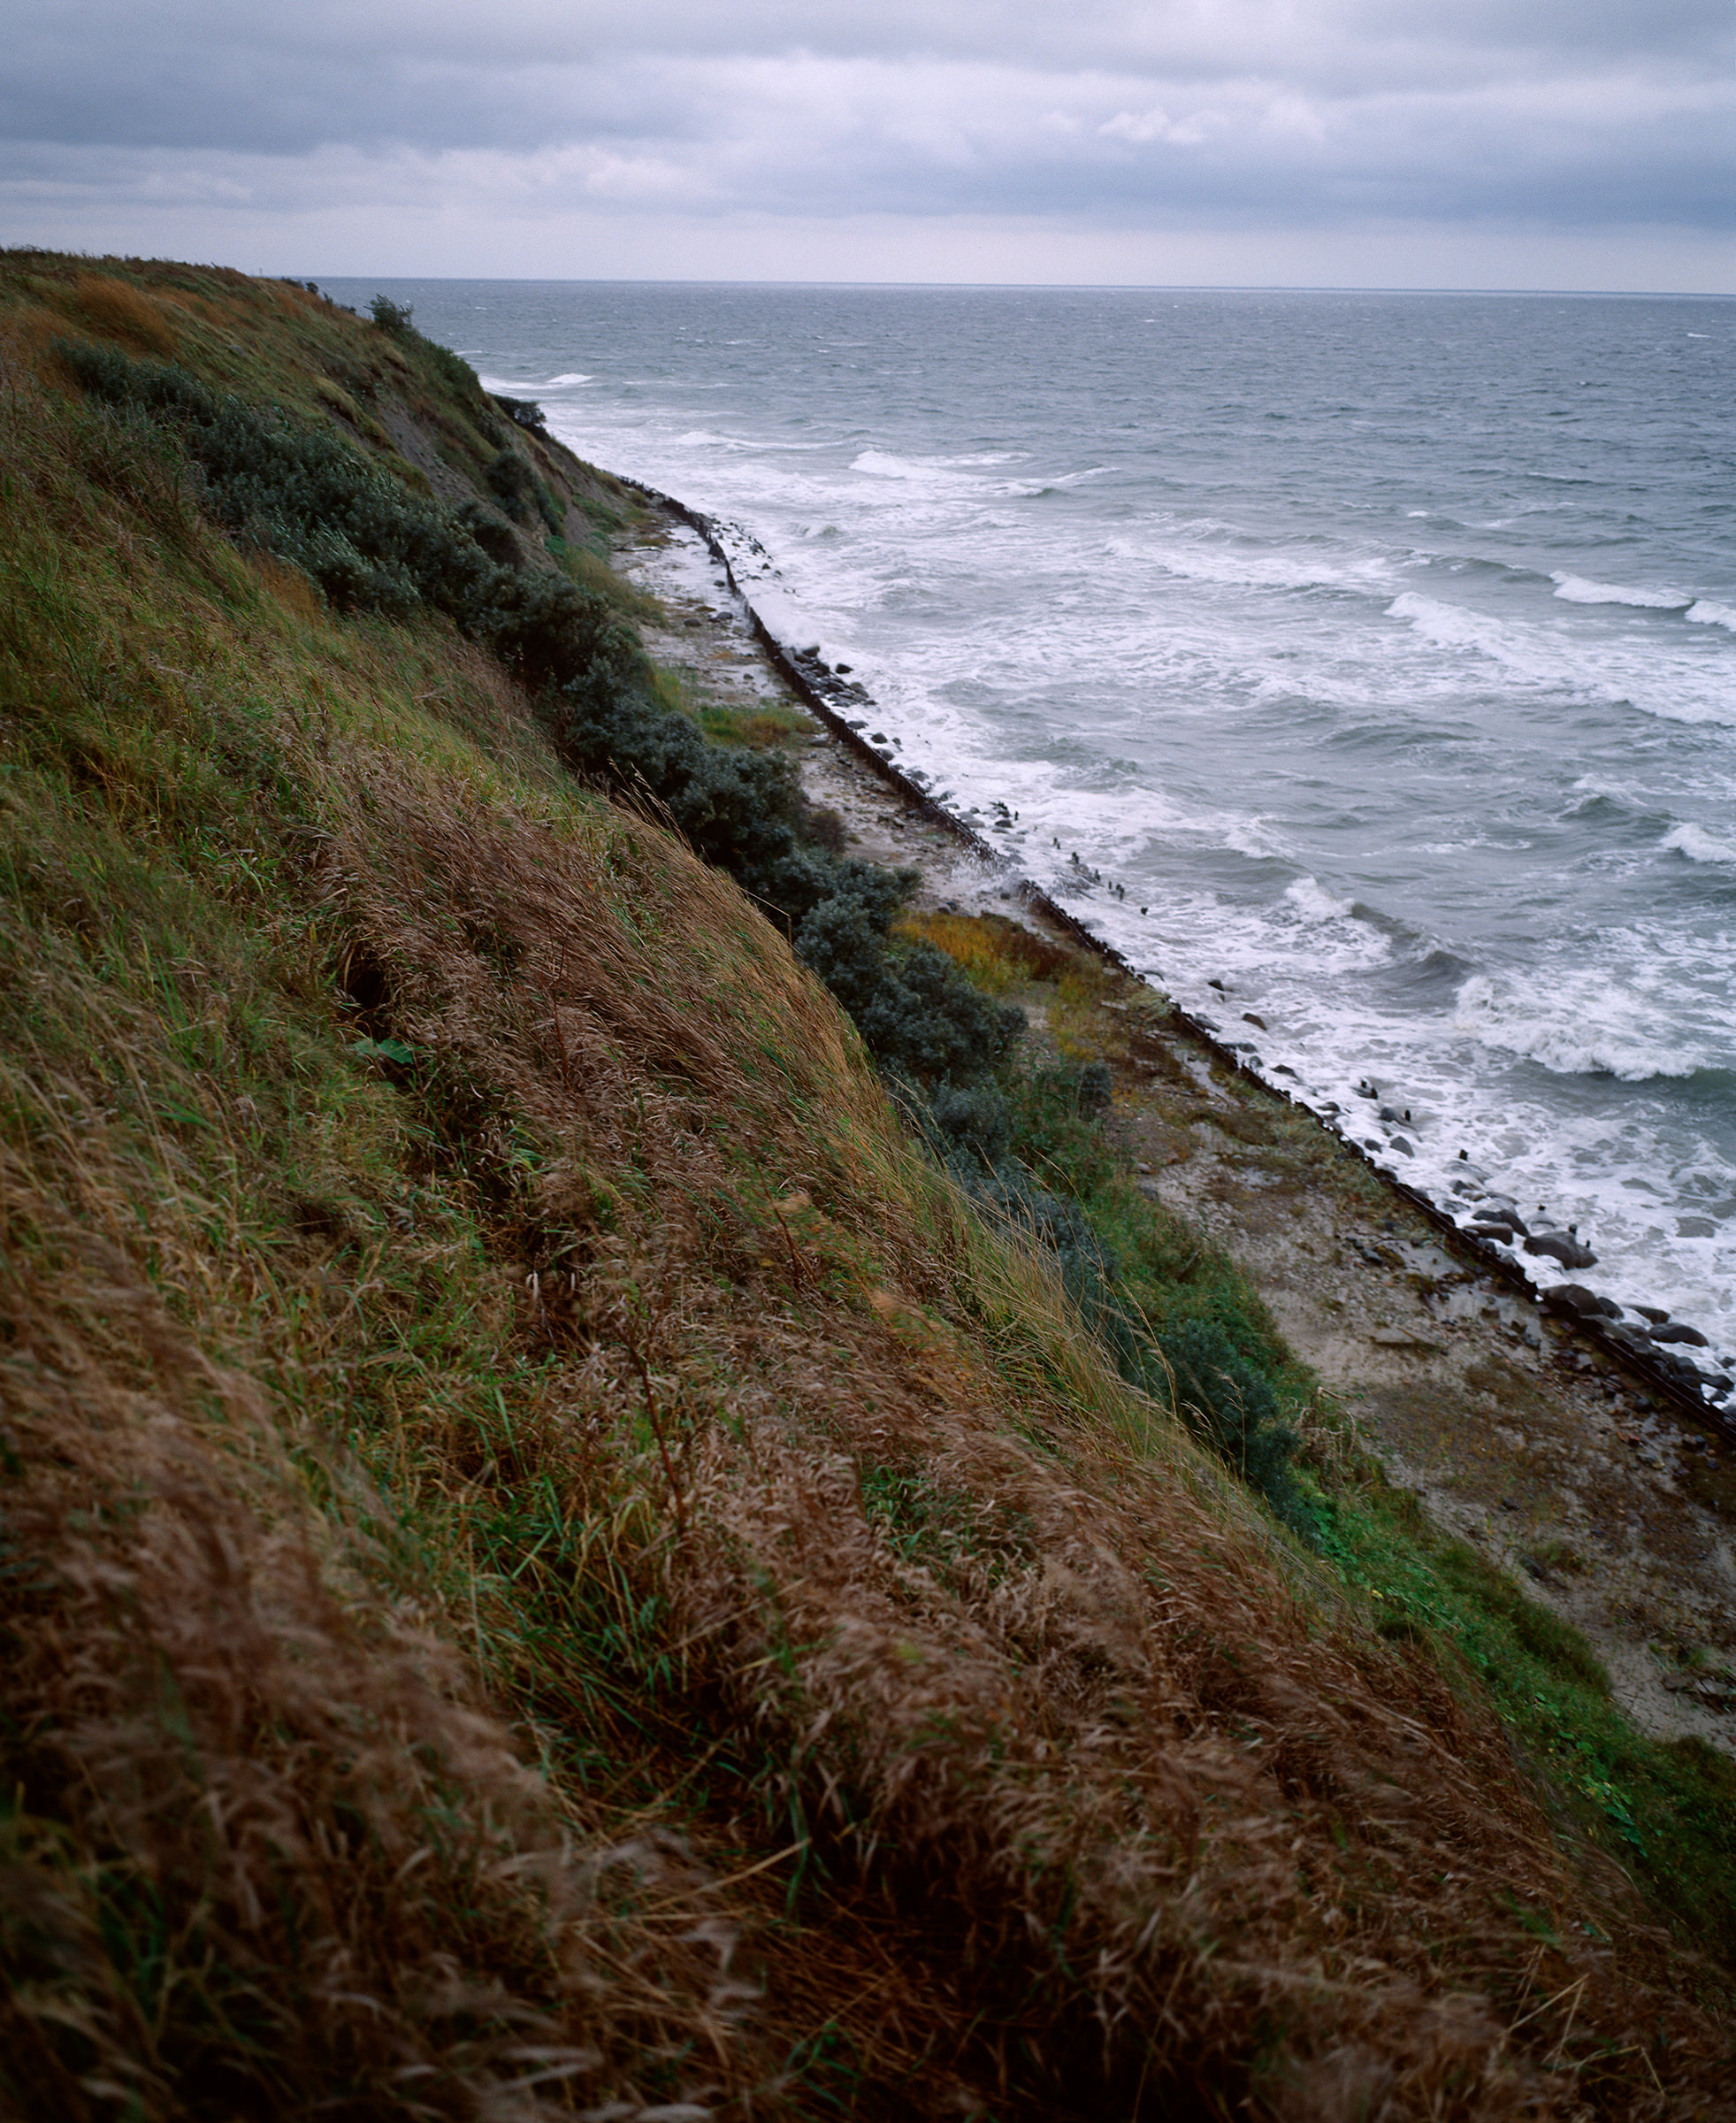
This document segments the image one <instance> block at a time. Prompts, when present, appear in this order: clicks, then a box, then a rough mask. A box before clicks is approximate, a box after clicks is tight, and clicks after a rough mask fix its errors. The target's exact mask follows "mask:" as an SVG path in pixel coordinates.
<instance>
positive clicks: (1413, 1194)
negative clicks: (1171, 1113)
mask: <svg viewBox="0 0 1736 2123" xmlns="http://www.w3.org/2000/svg"><path fill="white" fill-rule="evenodd" d="M614 476H615V477H616V478H618V479H620V481H621V484H622V485H623V487H631V488H632V490H633V492H634V493H635V494H642V495H643V496H644V497H645V499H646V501H647V502H650V503H651V504H652V505H653V506H654V508H657V509H661V510H663V511H664V512H665V513H666V514H667V515H669V516H672V517H675V518H676V519H677V522H679V523H683V524H685V525H686V526H687V528H688V529H689V530H690V531H692V532H693V533H695V535H696V536H697V537H699V538H700V540H702V541H703V543H704V545H705V547H706V549H707V551H708V552H709V553H710V555H711V556H712V558H713V560H715V562H716V563H717V565H718V566H719V567H720V568H721V569H722V570H723V579H724V581H725V582H726V583H727V584H728V585H729V588H730V595H731V596H732V597H734V598H735V599H736V600H737V602H738V603H739V604H740V606H741V609H742V610H743V611H744V613H745V614H746V617H747V621H748V625H749V626H750V628H751V629H752V631H753V638H754V639H755V640H757V641H758V642H759V644H760V646H761V648H762V649H763V650H764V651H765V653H766V657H767V660H768V661H769V663H770V664H771V665H772V668H773V669H774V670H775V671H776V672H777V673H778V675H779V677H781V678H783V679H784V683H785V684H786V685H787V686H789V687H790V689H791V690H792V692H793V693H794V694H796V696H797V698H798V699H799V700H800V701H801V702H802V704H803V705H804V706H805V707H806V708H807V709H808V710H809V712H810V713H811V714H812V715H813V716H814V717H815V718H816V719H817V720H818V721H819V722H820V723H821V724H822V725H823V727H824V728H825V729H826V731H827V732H829V733H830V735H831V736H832V737H833V738H834V739H836V740H837V742H838V743H839V744H840V745H842V746H843V747H845V750H846V751H847V752H849V753H850V755H851V756H852V757H853V758H854V759H855V760H857V761H858V762H859V763H860V764H861V765H862V766H864V767H866V768H867V769H868V771H869V772H870V773H871V774H873V775H874V776H876V778H877V779H879V780H880V781H882V782H883V783H885V784H886V786H888V787H889V788H891V789H892V790H894V791H895V792H896V793H898V795H899V797H901V798H902V799H903V801H904V802H905V803H906V804H907V805H908V806H910V807H911V808H912V809H914V810H916V811H917V812H919V813H920V814H921V816H922V817H924V818H925V819H927V820H928V821H929V824H932V825H935V826H937V827H938V828H939V829H940V831H941V832H944V833H946V834H947V835H948V836H949V837H950V838H951V839H953V840H956V841H957V842H958V843H959V844H960V847H964V848H965V849H967V851H968V852H969V853H970V854H971V855H975V857H976V858H977V859H978V861H979V862H982V863H983V867H984V868H985V869H986V870H990V871H992V872H994V873H996V874H998V876H1000V877H1003V878H1006V890H1007V893H1008V896H1009V897H1010V899H1011V900H1012V901H1013V902H1014V903H1015V904H1016V905H1018V906H1020V907H1021V908H1026V909H1028V910H1029V911H1030V912H1033V913H1036V914H1039V915H1041V916H1043V918H1044V920H1045V921H1046V922H1050V923H1052V924H1054V925H1055V926H1056V927H1057V928H1059V929H1060V930H1061V931H1063V933H1064V934H1065V935H1066V936H1067V938H1068V939H1070V940H1071V941H1072V942H1073V943H1074V944H1076V945H1077V946H1078V947H1080V949H1081V950H1083V951H1089V952H1090V953H1092V954H1093V955H1094V956H1096V957H1097V958H1099V959H1101V960H1102V961H1103V962H1104V963H1105V965H1107V966H1109V967H1111V968H1113V970H1114V971H1115V972H1117V973H1120V974H1121V975H1123V976H1124V977H1126V978H1127V979H1128V980H1134V981H1137V982H1138V983H1139V984H1140V985H1141V986H1143V987H1149V986H1150V985H1151V982H1150V981H1149V980H1147V978H1146V977H1145V976H1144V975H1143V974H1142V973H1140V972H1138V971H1136V970H1135V968H1134V967H1133V966H1132V965H1131V964H1129V963H1128V960H1127V959H1126V958H1124V957H1123V956H1122V954H1120V952H1119V951H1118V950H1117V949H1116V948H1115V947H1114V946H1113V944H1111V943H1108V942H1105V939H1103V938H1102V937H1100V936H1097V935H1096V934H1094V933H1093V932H1092V931H1090V929H1088V928H1087V927H1086V926H1085V924H1084V923H1083V922H1082V921H1081V920H1080V919H1079V917H1078V916H1076V915H1074V914H1071V913H1069V912H1068V911H1067V908H1065V907H1063V906H1061V905H1060V904H1059V901H1055V900H1053V899H1052V898H1051V897H1050V895H1049V894H1048V893H1046V892H1044V889H1043V887H1042V886H1041V885H1038V884H1036V883H1035V882H1034V881H1033V880H1032V879H1031V878H1024V877H1019V876H1017V875H1016V874H1014V872H1013V869H1012V866H1011V864H1010V862H1008V859H1007V857H1006V855H1003V854H1002V853H1001V851H1000V850H999V849H998V848H997V847H992V846H991V845H990V842H989V841H987V840H985V839H983V835H982V834H981V833H979V832H977V831H976V829H975V826H973V825H971V824H969V823H968V822H967V820H965V819H963V818H960V817H959V816H956V815H955V814H954V813H953V812H952V811H949V810H948V809H946V807H945V805H944V804H943V803H942V802H941V801H939V800H938V799H937V797H935V796H934V795H932V794H931V793H929V790H927V789H926V788H924V787H923V786H922V783H920V782H919V781H916V780H914V778H912V777H911V776H910V775H909V774H908V773H906V771H905V770H904V769H903V768H902V767H900V766H899V764H898V763H897V762H896V761H895V760H893V759H891V757H889V756H888V755H887V754H886V753H884V752H883V751H881V750H879V749H878V748H877V747H875V746H874V745H871V744H870V743H869V742H868V740H867V739H866V738H865V737H864V736H863V735H862V733H861V732H860V730H858V729H855V728H854V727H853V725H852V724H851V723H850V722H849V721H848V720H847V719H846V717H845V710H846V709H852V708H871V707H872V706H873V695H872V694H869V693H868V690H867V688H866V687H865V686H859V685H857V684H856V683H855V682H854V681H853V680H850V681H845V680H841V679H840V678H838V676H837V673H836V672H835V671H832V669H831V668H830V665H829V664H828V663H826V662H825V660H824V658H823V657H822V656H821V655H819V653H818V651H817V650H807V649H799V648H791V647H790V645H789V644H788V643H787V642H785V641H783V640H779V638H778V637H777V636H776V634H775V633H773V632H772V631H771V629H770V627H769V626H768V625H766V623H765V621H764V619H762V618H761V616H760V613H759V612H758V610H757V609H755V607H754V604H753V599H752V598H751V597H749V596H748V594H746V591H745V590H744V589H743V588H742V586H741V585H740V583H739V582H738V580H737V579H736V571H735V569H734V568H733V566H732V565H731V564H730V555H729V549H728V548H727V547H726V546H725V544H724V542H723V534H722V532H721V530H720V528H719V525H718V521H717V518H716V517H711V516H707V515H706V514H705V513H704V512H703V511H702V510H698V509H692V508H690V507H689V506H688V504H687V503H686V502H683V501H678V500H677V498H676V496H675V495H674V494H665V493H663V492H662V489H661V488H659V487H650V486H647V485H646V483H645V481H644V480H642V479H630V478H628V477H627V476H626V475H625V474H623V473H616V474H615V475H614ZM1164 1000H1165V1001H1166V1003H1167V1004H1168V1006H1169V1009H1170V1012H1171V1014H1172V1016H1174V1018H1175V1020H1176V1021H1177V1022H1178V1023H1180V1024H1182V1026H1183V1027H1185V1029H1186V1031H1187V1032H1188V1034H1189V1037H1190V1038H1191V1039H1194V1040H1196V1041H1197V1043H1198V1044H1199V1045H1200V1046H1203V1047H1204V1048H1206V1049H1207V1050H1209V1052H1210V1053H1211V1054H1212V1055H1214V1056H1215V1057H1216V1059H1217V1060H1218V1061H1220V1062H1222V1063H1223V1064H1225V1065H1226V1066H1227V1067H1228V1068H1230V1069H1235V1071H1236V1073H1237V1074H1238V1075H1239V1076H1243V1077H1247V1078H1248V1079H1249V1081H1250V1083H1254V1084H1258V1085H1259V1087H1260V1089H1261V1090H1262V1091H1264V1092H1266V1093H1267V1094H1268V1095H1269V1096H1270V1097H1273V1098H1276V1099H1281V1100H1283V1102H1284V1103H1285V1104H1286V1105H1287V1106H1294V1107H1296V1108H1298V1110H1299V1111H1301V1112H1303V1113H1305V1114H1307V1115H1308V1116H1309V1118H1310V1119H1311V1120H1312V1121H1315V1122H1317V1123H1319V1126H1321V1127H1322V1128H1324V1129H1325V1130H1327V1133H1328V1134H1329V1135H1331V1136H1332V1137H1333V1138H1335V1140H1336V1141H1338V1142H1340V1143H1342V1145H1343V1146H1344V1147H1345V1148H1346V1149H1347V1150H1348V1151H1350V1153H1351V1154H1352V1155H1353V1156H1355V1157H1357V1158H1359V1159H1360V1160H1361V1161H1362V1162H1363V1163H1364V1164H1365V1166H1366V1167H1367V1168H1368V1169H1369V1170H1370V1171H1371V1172H1372V1173H1373V1175H1374V1176H1375V1177H1376V1179H1378V1180H1379V1181H1380V1184H1382V1185H1383V1186H1385V1187H1388V1188H1389V1189H1390V1190H1391V1191H1392V1192H1393V1193H1395V1194H1397V1195H1400V1196H1402V1197H1403V1199H1404V1200H1405V1201H1406V1202H1407V1203H1408V1204H1409V1205H1410V1206H1411V1207H1412V1208H1414V1209H1416V1210H1417V1211H1419V1214H1420V1215H1423V1216H1424V1217H1426V1219H1427V1221H1428V1222H1429V1223H1430V1224H1431V1225H1432V1226H1433V1227H1434V1230H1435V1231H1436V1232H1437V1233H1438V1234H1439V1236H1440V1237H1441V1238H1442V1240H1444V1241H1445V1243H1446V1245H1447V1246H1448V1248H1449V1251H1450V1252H1451V1253H1453V1254H1454V1255H1455V1256H1456V1257H1457V1259H1458V1260H1461V1261H1465V1264H1466V1265H1467V1266H1469V1267H1472V1268H1475V1269H1476V1270H1477V1271H1478V1272H1479V1273H1480V1274H1482V1275H1487V1276H1491V1277H1493V1278H1494V1279H1495V1281H1497V1282H1500V1283H1503V1284H1505V1285H1506V1286H1507V1287H1508V1289H1510V1291H1513V1293H1514V1294H1515V1295H1516V1296H1518V1297H1520V1298H1523V1299H1525V1300H1526V1302H1527V1303H1528V1304H1530V1305H1531V1306H1533V1307H1534V1308H1535V1309H1536V1310H1537V1311H1539V1312H1540V1313H1541V1312H1545V1311H1547V1310H1548V1308H1547V1307H1545V1306H1544V1304H1543V1301H1542V1299H1543V1293H1542V1292H1541V1291H1540V1290H1539V1288H1538V1286H1537V1284H1534V1283H1533V1281H1532V1279H1531V1277H1530V1276H1527V1275H1526V1272H1525V1270H1524V1269H1523V1268H1520V1267H1519V1266H1518V1263H1517V1262H1516V1261H1512V1260H1510V1259H1509V1258H1508V1257H1507V1256H1506V1255H1505V1254H1503V1253H1501V1252H1500V1251H1499V1250H1498V1249H1497V1248H1496V1246H1495V1245H1494V1243H1493V1242H1492V1241H1490V1240H1488V1239H1483V1238H1478V1237H1477V1236H1476V1234H1475V1233H1474V1232H1472V1231H1468V1230H1465V1229H1464V1228H1463V1227H1462V1226H1461V1225H1459V1224H1457V1223H1456V1222H1454V1221H1453V1219H1452V1217H1451V1216H1450V1215H1449V1214H1448V1213H1447V1211H1446V1210H1445V1209H1443V1208H1442V1207H1441V1205H1440V1204H1439V1203H1438V1202H1436V1201H1434V1200H1433V1199H1431V1198H1430V1197H1429V1196H1428V1195H1426V1194H1425V1193H1424V1192H1422V1190H1421V1189H1420V1188H1419V1187H1413V1186H1411V1185H1410V1184H1408V1182H1406V1181H1404V1180H1402V1179H1400V1178H1399V1177H1398V1176H1397V1174H1396V1173H1395V1172H1394V1171H1393V1170H1392V1169H1391V1168H1390V1167H1389V1166H1387V1165H1381V1164H1377V1163H1376V1162H1375V1161H1374V1159H1373V1155H1372V1154H1371V1153H1369V1152H1368V1151H1367V1150H1366V1149H1365V1148H1364V1146H1362V1144H1360V1143H1359V1142H1357V1140H1356V1139H1355V1138H1354V1137H1352V1136H1350V1135H1349V1134H1347V1133H1346V1132H1345V1131H1344V1130H1342V1128H1340V1127H1338V1126H1337V1125H1336V1124H1335V1122H1334V1120H1333V1119H1332V1118H1331V1117H1330V1116H1329V1115H1326V1114H1323V1113H1320V1112H1318V1111H1317V1110H1316V1109H1315V1108H1314V1107H1312V1106H1311V1105H1309V1104H1308V1102H1307V1100H1305V1099H1299V1098H1297V1097H1296V1094H1295V1093H1294V1092H1289V1091H1287V1090H1286V1089H1285V1088H1284V1086H1283V1085H1282V1084H1274V1083H1273V1081H1272V1079H1271V1077H1270V1076H1268V1075H1267V1074H1266V1071H1265V1070H1264V1069H1258V1068H1255V1067H1254V1066H1253V1065H1252V1064H1250V1062H1249V1061H1248V1060H1247V1059H1246V1057H1245V1056H1244V1055H1243V1054H1240V1053H1238V1052H1237V1050H1236V1049H1235V1047H1233V1046H1227V1044H1226V1043H1225V1042H1224V1041H1223V1040H1222V1039H1219V1038H1218V1036H1217V1034H1216V1033H1215V1032H1213V1031H1211V1030H1210V1029H1209V1028H1208V1027H1207V1025H1206V1024H1205V1023H1204V1020H1203V1019H1202V1018H1198V1017H1196V1016H1194V1015H1193V1013H1192V1011H1190V1010H1187V1009H1184V1008H1182V1005H1181V1004H1180V1003H1178V1002H1177V1001H1176V1000H1174V997H1173V996H1168V995H1166V996H1165V998H1164ZM1549 1317H1550V1318H1551V1319H1552V1320H1555V1321H1556V1324H1557V1325H1558V1327H1559V1328H1560V1329H1561V1330H1562V1331H1564V1332H1567V1333H1571V1334H1573V1335H1577V1336H1579V1337H1580V1338H1581V1339H1583V1340H1585V1341H1587V1342H1589V1343H1590V1344H1591V1345H1593V1346H1594V1347H1595V1349H1596V1350H1597V1351H1598V1353H1600V1354H1601V1355H1602V1357H1603V1358H1604V1360H1606V1361H1607V1362H1608V1363H1610V1365H1611V1366H1612V1367H1613V1368H1615V1369H1617V1370H1618V1371H1621V1372H1623V1373H1625V1374H1626V1376H1628V1377H1629V1378H1631V1379H1633V1380H1634V1381H1635V1382H1636V1383H1639V1384H1640V1385H1642V1386H1643V1387H1644V1389H1645V1391H1647V1392H1648V1393H1651V1394H1653V1395H1655V1396H1656V1397H1657V1398H1659V1399H1663V1400H1665V1401H1667V1402H1668V1403H1670V1405H1671V1406H1673V1407H1674V1408H1675V1409H1676V1410H1677V1411H1678V1412H1679V1414H1686V1415H1691V1416H1693V1417H1694V1420H1695V1422H1699V1423H1702V1424H1709V1425H1710V1426H1711V1427H1712V1428H1713V1429H1717V1431H1718V1432H1719V1433H1720V1434H1721V1435H1722V1436H1723V1437H1725V1440H1726V1441H1727V1442H1728V1443H1730V1444H1732V1445H1736V1408H1732V1411H1731V1412H1730V1413H1728V1414H1726V1413H1725V1410H1724V1409H1722V1408H1720V1407H1718V1406H1717V1405H1716V1404H1715V1403H1713V1402H1712V1401H1710V1400H1709V1399H1707V1398H1706V1397H1705V1391H1704V1389H1702V1391H1698V1392H1695V1391H1690V1390H1689V1388H1688V1387H1687V1386H1686V1384H1685V1383H1683V1382H1681V1381H1680V1380H1679V1379H1678V1378H1676V1377H1675V1376H1672V1375H1671V1373H1669V1372H1667V1371H1665V1370H1664V1369H1663V1367H1662V1365H1657V1366H1654V1365H1653V1364H1651V1363H1649V1362H1648V1361H1647V1360H1646V1359H1645V1357H1643V1356H1642V1355H1640V1354H1638V1353H1635V1352H1634V1351H1633V1350H1632V1349H1630V1348H1629V1347H1628V1346H1627V1345H1625V1343H1622V1342H1618V1341H1617V1340H1616V1339H1615V1337H1613V1336H1612V1335H1610V1334H1609V1333H1607V1332H1606V1331H1605V1330H1604V1329H1603V1328H1602V1325H1601V1324H1600V1323H1599V1322H1597V1321H1596V1320H1595V1319H1594V1318H1592V1317H1591V1316H1589V1315H1586V1314H1573V1315H1572V1317H1571V1318H1566V1317H1563V1316H1561V1315H1559V1314H1555V1313H1550V1314H1549Z"/></svg>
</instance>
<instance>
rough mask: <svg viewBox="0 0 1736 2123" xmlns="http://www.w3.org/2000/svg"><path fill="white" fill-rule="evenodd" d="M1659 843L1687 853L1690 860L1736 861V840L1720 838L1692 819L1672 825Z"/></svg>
mask: <svg viewBox="0 0 1736 2123" xmlns="http://www.w3.org/2000/svg"><path fill="white" fill-rule="evenodd" d="M1659 845H1660V846H1661V847H1667V848H1671V849H1673V850H1674V852H1675V853H1676V854H1677V855H1686V857H1687V859H1688V861H1689V862H1736V840H1720V839H1718V837H1717V834H1716V833H1709V832H1707V830H1706V828H1705V827H1704V826H1703V825H1696V824H1694V822H1693V821H1692V820H1691V819H1690V820H1688V821H1687V822H1686V824H1681V825H1675V826H1671V829H1670V831H1669V832H1667V833H1665V835H1664V836H1663V840H1662V841H1661V842H1660V843H1659Z"/></svg>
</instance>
